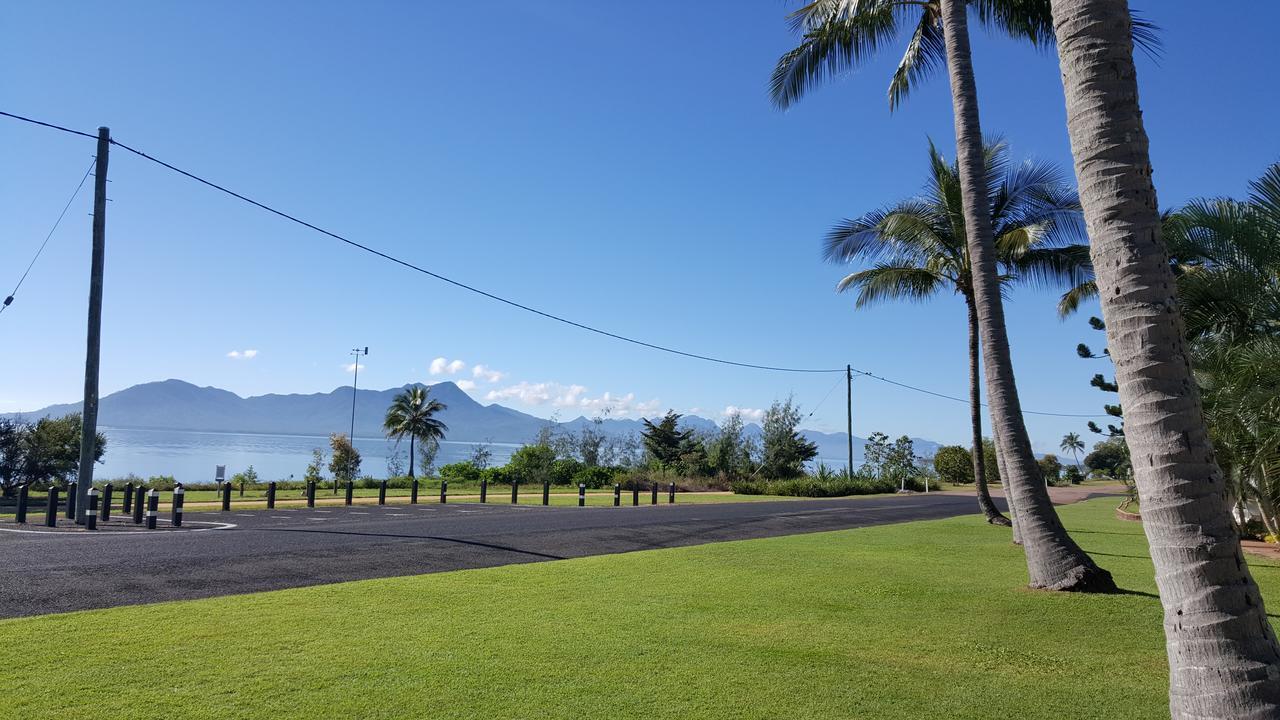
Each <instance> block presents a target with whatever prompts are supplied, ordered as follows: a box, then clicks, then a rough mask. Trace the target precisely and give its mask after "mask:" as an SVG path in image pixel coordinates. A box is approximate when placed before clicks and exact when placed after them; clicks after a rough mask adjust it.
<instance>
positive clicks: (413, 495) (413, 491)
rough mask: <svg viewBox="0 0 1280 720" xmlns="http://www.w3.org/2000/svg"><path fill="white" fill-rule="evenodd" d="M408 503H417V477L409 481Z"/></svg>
mask: <svg viewBox="0 0 1280 720" xmlns="http://www.w3.org/2000/svg"><path fill="white" fill-rule="evenodd" d="M409 504H410V505H417V504H418V478H414V479H413V480H412V481H411V482H410V483H409Z"/></svg>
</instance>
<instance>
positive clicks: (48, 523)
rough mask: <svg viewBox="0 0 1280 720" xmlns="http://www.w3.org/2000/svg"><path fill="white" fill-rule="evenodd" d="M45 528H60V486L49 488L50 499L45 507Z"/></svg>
mask: <svg viewBox="0 0 1280 720" xmlns="http://www.w3.org/2000/svg"><path fill="white" fill-rule="evenodd" d="M44 524H45V527H58V486H57V485H50V486H49V499H48V500H47V501H45V505H44Z"/></svg>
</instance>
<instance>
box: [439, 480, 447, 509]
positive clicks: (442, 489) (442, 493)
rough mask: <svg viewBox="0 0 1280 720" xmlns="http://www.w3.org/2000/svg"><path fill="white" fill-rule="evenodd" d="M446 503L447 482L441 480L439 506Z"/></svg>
mask: <svg viewBox="0 0 1280 720" xmlns="http://www.w3.org/2000/svg"><path fill="white" fill-rule="evenodd" d="M448 501H449V481H448V480H441V481H440V504H441V505H443V504H444V503H446V502H448Z"/></svg>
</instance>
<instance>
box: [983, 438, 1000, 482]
mask: <svg viewBox="0 0 1280 720" xmlns="http://www.w3.org/2000/svg"><path fill="white" fill-rule="evenodd" d="M982 460H983V462H982V469H983V472H984V473H985V474H986V476H987V484H988V485H993V484H998V483H1000V482H1002V481H1003V480H1002V478H1001V477H1000V463H999V462H998V461H997V458H996V444H995V442H994V441H993V440H992V439H991V438H982Z"/></svg>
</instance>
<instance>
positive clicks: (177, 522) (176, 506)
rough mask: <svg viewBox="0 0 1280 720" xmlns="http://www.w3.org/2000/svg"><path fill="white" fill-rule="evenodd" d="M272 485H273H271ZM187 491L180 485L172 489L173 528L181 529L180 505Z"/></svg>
mask: <svg viewBox="0 0 1280 720" xmlns="http://www.w3.org/2000/svg"><path fill="white" fill-rule="evenodd" d="M272 484H274V483H272ZM267 492H268V493H270V492H271V486H270V485H268V486H267ZM186 496H187V491H186V490H184V489H183V487H182V486H181V485H179V486H178V487H176V488H174V489H173V514H172V515H171V516H170V518H169V521H170V522H172V523H173V526H174V527H182V503H183V501H185V500H186Z"/></svg>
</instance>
